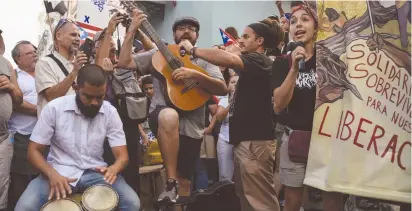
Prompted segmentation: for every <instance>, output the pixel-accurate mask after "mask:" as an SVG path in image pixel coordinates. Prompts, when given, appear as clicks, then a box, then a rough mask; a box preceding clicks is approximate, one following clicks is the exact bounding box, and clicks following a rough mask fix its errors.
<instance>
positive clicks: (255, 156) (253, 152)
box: [234, 140, 280, 211]
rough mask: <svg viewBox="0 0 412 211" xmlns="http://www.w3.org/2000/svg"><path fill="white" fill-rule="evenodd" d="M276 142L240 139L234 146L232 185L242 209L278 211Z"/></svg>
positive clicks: (243, 210) (249, 210) (246, 210)
mask: <svg viewBox="0 0 412 211" xmlns="http://www.w3.org/2000/svg"><path fill="white" fill-rule="evenodd" d="M275 153H276V142H275V141H274V140H271V141H243V142H241V143H240V144H238V145H236V146H235V147H234V157H235V186H236V193H237V195H238V196H239V198H240V203H241V207H242V211H279V210H280V208H279V201H278V199H277V195H276V191H275V182H274V181H275V180H274V177H275Z"/></svg>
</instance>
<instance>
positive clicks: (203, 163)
mask: <svg viewBox="0 0 412 211" xmlns="http://www.w3.org/2000/svg"><path fill="white" fill-rule="evenodd" d="M195 175H196V176H195V178H194V179H195V182H194V183H192V184H195V187H193V186H192V188H191V189H192V190H199V189H203V190H205V189H207V188H208V187H209V175H208V174H207V160H206V159H204V158H200V157H199V158H198V159H197V161H196V173H195ZM192 181H193V179H192Z"/></svg>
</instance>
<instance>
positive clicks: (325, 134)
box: [318, 106, 331, 137]
mask: <svg viewBox="0 0 412 211" xmlns="http://www.w3.org/2000/svg"><path fill="white" fill-rule="evenodd" d="M328 112H329V106H328V107H327V108H326V111H325V114H324V115H323V118H322V122H321V123H320V127H319V131H318V134H319V135H322V136H326V137H331V135H330V134H327V133H324V132H322V129H323V124H324V123H325V119H326V116H327V115H328Z"/></svg>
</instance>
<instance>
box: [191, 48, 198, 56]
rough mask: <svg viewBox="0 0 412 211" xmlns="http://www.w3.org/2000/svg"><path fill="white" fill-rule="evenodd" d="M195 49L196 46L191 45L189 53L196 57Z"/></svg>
mask: <svg viewBox="0 0 412 211" xmlns="http://www.w3.org/2000/svg"><path fill="white" fill-rule="evenodd" d="M196 49H197V47H193V48H192V49H190V52H189V53H190V55H192V56H193V58H197V56H196Z"/></svg>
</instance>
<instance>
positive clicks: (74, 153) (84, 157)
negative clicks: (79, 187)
mask: <svg viewBox="0 0 412 211" xmlns="http://www.w3.org/2000/svg"><path fill="white" fill-rule="evenodd" d="M75 97H76V96H75V95H71V96H64V97H60V98H57V99H55V100H52V101H51V102H49V103H48V104H47V105H46V106H45V107H44V108H43V112H42V113H41V115H40V117H39V120H38V122H37V124H36V127H34V130H33V133H32V135H31V137H30V140H32V141H34V142H36V143H39V144H43V145H50V153H49V155H48V157H47V162H48V163H49V164H50V165H51V166H52V167H53V168H54V169H56V171H57V172H59V174H61V175H62V176H65V177H68V178H77V179H80V177H81V176H82V175H83V172H84V171H85V170H87V169H94V168H96V167H103V166H107V164H106V163H105V162H104V160H103V143H104V140H105V138H106V137H107V138H108V140H109V145H110V146H111V147H115V146H124V145H126V139H125V135H124V132H123V124H122V121H121V120H120V117H119V114H118V113H117V110H116V109H115V108H114V107H113V106H112V105H110V103H109V102H107V101H104V102H103V105H102V107H101V108H100V110H99V112H98V114H97V115H96V116H95V117H94V118H93V119H90V118H86V117H85V116H83V114H81V112H80V110H79V108H78V107H77V104H76V101H75ZM136 130H137V129H136ZM136 168H137V167H136ZM77 182H78V181H76V182H74V183H70V184H71V185H73V186H76V184H77Z"/></svg>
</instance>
